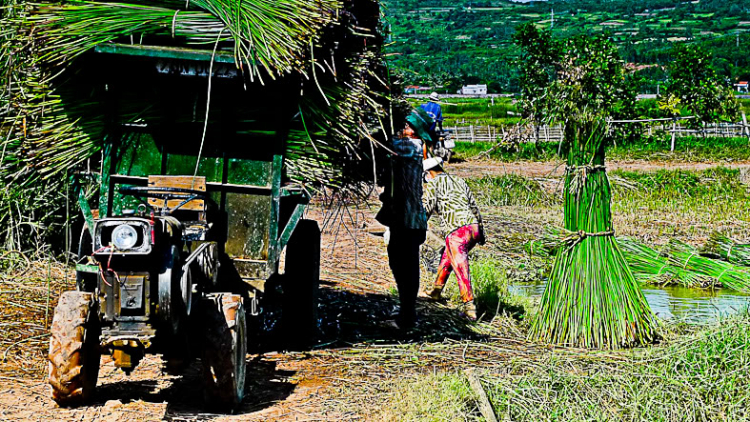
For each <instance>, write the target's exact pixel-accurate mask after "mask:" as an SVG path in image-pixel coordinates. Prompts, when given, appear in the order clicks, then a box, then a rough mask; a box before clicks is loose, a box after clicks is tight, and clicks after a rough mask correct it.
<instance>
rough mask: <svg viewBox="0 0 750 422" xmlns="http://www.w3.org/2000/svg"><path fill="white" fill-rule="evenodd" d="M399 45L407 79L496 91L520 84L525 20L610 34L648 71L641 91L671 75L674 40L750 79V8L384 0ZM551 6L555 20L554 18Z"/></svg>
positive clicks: (561, 30)
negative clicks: (519, 42) (518, 42)
mask: <svg viewBox="0 0 750 422" xmlns="http://www.w3.org/2000/svg"><path fill="white" fill-rule="evenodd" d="M385 6H386V7H385V9H384V10H385V13H386V17H387V19H388V22H389V25H390V28H391V32H392V35H391V36H392V39H391V41H393V45H392V46H391V47H390V49H391V52H392V53H394V55H393V58H392V62H393V63H394V64H395V65H396V67H398V68H401V69H404V70H405V77H406V81H407V83H415V84H422V85H431V86H442V89H441V91H443V92H450V93H454V92H456V90H457V89H459V88H460V87H461V86H462V85H465V84H471V83H487V84H488V86H489V89H490V90H491V92H520V82H519V74H518V71H517V69H518V66H517V64H516V63H515V60H516V59H517V58H518V57H519V55H520V50H519V49H518V48H517V47H516V46H515V45H514V44H513V42H512V38H513V36H514V34H515V32H516V28H517V27H518V26H519V25H520V24H524V23H529V22H531V23H534V24H535V25H537V26H538V27H540V28H547V29H550V30H551V31H552V33H553V35H554V36H555V37H560V38H565V37H569V36H572V35H578V34H587V35H594V34H608V35H609V36H610V37H611V38H612V40H613V41H614V42H615V43H617V46H618V48H619V50H620V55H621V56H622V57H623V59H624V60H625V61H626V62H629V63H633V64H634V66H633V69H634V70H635V71H636V72H637V75H638V76H640V77H643V78H645V84H644V85H643V87H642V91H643V92H648V93H656V92H657V89H658V88H657V87H658V86H659V85H660V84H661V85H662V88H663V84H664V82H665V80H666V74H665V72H664V70H663V68H662V66H664V65H667V64H668V63H669V62H670V61H671V60H672V57H671V47H672V45H673V44H675V43H681V42H685V41H688V42H691V43H695V44H699V45H701V46H702V47H703V48H704V49H705V50H706V51H708V52H709V53H710V54H711V55H712V56H713V58H712V64H713V66H714V68H716V70H717V72H718V74H719V76H721V78H729V79H730V80H731V81H733V82H736V81H738V80H750V56H748V55H747V54H746V52H747V51H748V50H750V34H749V33H747V28H748V26H747V25H742V24H740V22H746V21H750V10H749V9H748V8H747V7H746V6H747V5H746V3H745V2H743V1H742V0H729V1H717V0H707V1H701V2H681V1H675V0H646V1H639V2H632V1H627V0H614V1H607V2H597V1H593V0H573V1H565V0H552V1H539V2H529V3H515V2H506V1H501V0H487V1H479V2H476V1H466V0H463V1H448V0H428V1H416V0H386V1H385ZM551 10H554V25H552V20H551Z"/></svg>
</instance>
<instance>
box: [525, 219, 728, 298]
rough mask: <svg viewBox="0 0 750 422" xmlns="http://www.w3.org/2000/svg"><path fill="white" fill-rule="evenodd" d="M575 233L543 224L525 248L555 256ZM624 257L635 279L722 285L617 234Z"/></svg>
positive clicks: (706, 286) (697, 285)
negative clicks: (541, 231)
mask: <svg viewBox="0 0 750 422" xmlns="http://www.w3.org/2000/svg"><path fill="white" fill-rule="evenodd" d="M571 235H573V236H576V235H575V234H574V233H571V232H568V233H565V232H564V231H563V230H562V229H560V228H559V227H546V228H545V234H544V236H542V238H541V239H537V240H533V241H530V242H527V243H526V244H525V245H524V249H525V250H526V252H528V253H529V254H531V255H535V256H540V257H550V256H555V255H556V254H557V252H558V250H559V249H560V248H561V247H565V239H566V238H569V236H571ZM617 243H618V245H620V247H621V249H622V252H623V255H624V256H625V260H626V261H627V262H628V267H630V271H631V272H632V273H633V276H635V278H636V280H638V281H639V282H642V283H648V284H654V285H660V286H668V285H679V286H683V287H689V288H714V287H721V285H720V284H719V283H718V282H717V281H716V279H715V278H713V277H709V276H707V275H704V274H698V273H696V272H693V271H689V270H686V269H684V268H681V267H677V266H675V265H673V264H672V263H671V262H670V261H669V259H668V257H667V256H666V255H665V254H662V253H660V252H659V251H657V250H655V249H653V248H650V247H648V246H646V245H644V244H642V243H640V242H638V241H636V240H635V239H632V238H629V237H617Z"/></svg>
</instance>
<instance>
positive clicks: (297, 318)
mask: <svg viewBox="0 0 750 422" xmlns="http://www.w3.org/2000/svg"><path fill="white" fill-rule="evenodd" d="M319 284H320V229H319V228H318V223H317V222H316V221H314V220H300V221H299V223H297V227H296V228H295V229H294V232H293V233H292V237H291V238H290V239H289V243H288V244H287V246H286V262H285V264H284V277H283V285H282V289H283V291H284V297H283V307H282V312H281V315H282V327H283V329H284V336H285V343H286V344H287V347H289V348H291V349H306V348H309V347H310V346H311V345H312V344H313V343H314V342H315V339H316V337H317V333H318V286H319Z"/></svg>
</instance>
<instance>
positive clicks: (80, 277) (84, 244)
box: [76, 226, 99, 292]
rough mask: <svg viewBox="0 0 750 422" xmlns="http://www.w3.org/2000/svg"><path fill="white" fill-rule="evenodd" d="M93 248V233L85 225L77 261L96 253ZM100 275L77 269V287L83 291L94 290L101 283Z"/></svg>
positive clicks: (79, 243) (80, 239)
mask: <svg viewBox="0 0 750 422" xmlns="http://www.w3.org/2000/svg"><path fill="white" fill-rule="evenodd" d="M93 248H94V244H93V239H92V238H91V233H90V232H89V229H88V227H86V226H83V229H82V230H81V237H80V238H79V242H78V259H77V260H76V262H81V260H82V259H83V258H85V257H87V256H91V254H93V253H94V250H93ZM98 277H99V275H98V274H93V273H84V272H81V271H76V288H77V289H78V291H81V292H94V290H96V287H97V284H98V283H99V279H98Z"/></svg>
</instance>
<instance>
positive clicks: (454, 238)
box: [435, 224, 479, 302]
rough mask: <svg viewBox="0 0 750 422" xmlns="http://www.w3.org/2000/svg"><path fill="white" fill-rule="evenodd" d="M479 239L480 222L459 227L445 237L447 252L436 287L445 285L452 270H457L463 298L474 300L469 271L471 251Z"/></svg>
mask: <svg viewBox="0 0 750 422" xmlns="http://www.w3.org/2000/svg"><path fill="white" fill-rule="evenodd" d="M478 240H479V224H469V225H466V226H462V227H459V228H458V229H456V230H455V231H453V233H451V234H449V235H448V237H446V238H445V252H443V257H442V258H441V259H440V266H439V267H438V273H437V279H436V280H435V286H436V287H443V286H445V283H446V282H447V281H448V276H450V275H451V272H452V271H455V272H456V278H457V279H458V290H459V292H460V293H461V300H463V301H464V302H469V301H471V300H474V294H473V293H472V292H471V274H470V273H469V251H470V250H471V248H473V247H474V246H475V245H476V244H477V241H478Z"/></svg>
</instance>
